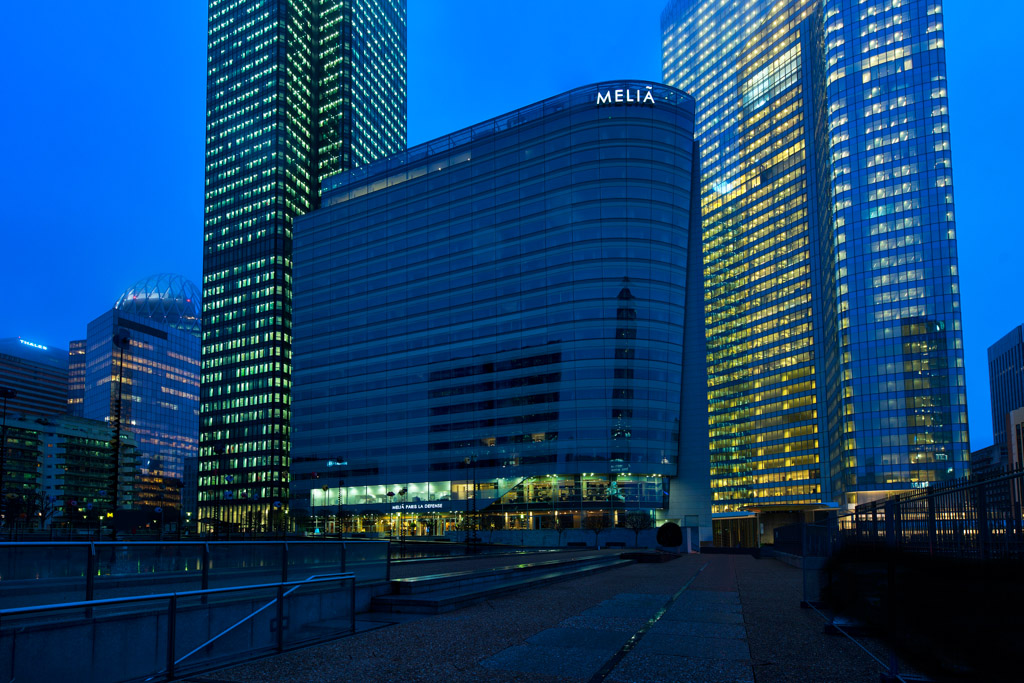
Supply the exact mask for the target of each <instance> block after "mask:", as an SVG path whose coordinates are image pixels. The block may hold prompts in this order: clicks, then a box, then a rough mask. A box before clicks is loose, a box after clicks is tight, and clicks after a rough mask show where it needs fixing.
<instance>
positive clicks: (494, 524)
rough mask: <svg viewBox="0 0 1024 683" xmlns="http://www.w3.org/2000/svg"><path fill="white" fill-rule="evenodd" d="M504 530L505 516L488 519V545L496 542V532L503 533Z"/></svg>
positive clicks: (493, 516)
mask: <svg viewBox="0 0 1024 683" xmlns="http://www.w3.org/2000/svg"><path fill="white" fill-rule="evenodd" d="M504 528H505V518H504V517H503V516H501V515H491V516H490V517H489V518H488V527H487V531H488V536H487V542H488V543H493V542H494V532H495V531H501V530H502V529H504Z"/></svg>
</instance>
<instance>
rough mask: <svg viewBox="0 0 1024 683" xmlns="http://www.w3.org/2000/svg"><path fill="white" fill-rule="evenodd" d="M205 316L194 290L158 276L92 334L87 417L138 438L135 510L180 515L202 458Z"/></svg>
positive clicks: (130, 292) (97, 323)
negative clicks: (188, 472)
mask: <svg viewBox="0 0 1024 683" xmlns="http://www.w3.org/2000/svg"><path fill="white" fill-rule="evenodd" d="M199 311H200V294H199V290H198V288H197V287H196V286H195V285H194V284H192V283H191V282H189V281H188V280H186V279H185V278H183V277H181V276H176V275H166V274H163V275H155V276H152V277H149V278H146V279H144V280H141V281H139V282H138V283H136V284H134V285H133V286H131V287H129V288H128V289H127V290H126V291H125V292H124V294H122V295H121V297H120V298H119V299H118V301H117V303H116V304H115V306H114V308H113V309H111V310H110V311H107V312H106V313H104V314H103V315H101V316H99V317H98V318H96V319H95V320H93V321H92V322H91V323H89V327H88V330H87V332H86V340H85V373H84V378H85V379H84V385H85V387H84V401H83V403H82V412H83V414H84V416H85V417H87V418H90V419H93V420H103V421H105V422H107V423H108V424H110V425H111V426H112V427H113V428H114V429H115V430H116V429H120V430H121V432H122V433H126V432H130V433H131V434H132V435H134V437H135V441H136V443H137V445H138V451H139V456H140V461H139V466H138V474H137V479H138V481H137V482H136V486H135V493H136V500H135V501H134V503H135V505H136V506H142V507H148V508H155V507H157V506H160V507H174V508H177V507H179V505H180V499H181V484H182V481H183V478H184V469H185V461H186V460H187V459H194V458H196V457H197V454H198V448H199V443H198V439H199V343H200V342H199Z"/></svg>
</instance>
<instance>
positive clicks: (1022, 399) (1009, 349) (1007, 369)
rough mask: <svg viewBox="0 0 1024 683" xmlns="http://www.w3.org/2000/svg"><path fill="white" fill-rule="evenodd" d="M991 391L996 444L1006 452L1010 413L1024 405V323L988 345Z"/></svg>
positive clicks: (994, 442)
mask: <svg viewBox="0 0 1024 683" xmlns="http://www.w3.org/2000/svg"><path fill="white" fill-rule="evenodd" d="M988 390H989V398H990V399H991V402H992V443H993V445H994V446H996V447H997V448H999V449H1001V450H1003V451H1005V449H1006V445H1007V443H1008V442H1009V439H1008V438H1007V433H1006V425H1007V416H1009V414H1010V413H1011V412H1013V411H1014V410H1016V409H1017V408H1024V325H1018V326H1017V327H1015V328H1013V329H1012V330H1010V331H1009V332H1008V333H1007V334H1006V335H1004V336H1003V338H1002V339H1000V340H999V341H997V342H996V343H995V344H993V345H992V346H990V347H988Z"/></svg>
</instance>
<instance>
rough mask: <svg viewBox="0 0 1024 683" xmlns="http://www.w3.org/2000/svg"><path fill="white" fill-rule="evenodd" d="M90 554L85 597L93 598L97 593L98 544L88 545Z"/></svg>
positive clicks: (87, 548) (87, 563)
mask: <svg viewBox="0 0 1024 683" xmlns="http://www.w3.org/2000/svg"><path fill="white" fill-rule="evenodd" d="M86 552H87V553H88V555H87V556H86V560H85V599H86V600H92V599H93V596H94V595H95V594H96V544H95V543H90V544H89V545H88V546H86Z"/></svg>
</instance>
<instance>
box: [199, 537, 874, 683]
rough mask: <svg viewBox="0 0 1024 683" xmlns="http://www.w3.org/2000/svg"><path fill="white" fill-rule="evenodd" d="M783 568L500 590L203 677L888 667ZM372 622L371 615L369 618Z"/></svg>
mask: <svg viewBox="0 0 1024 683" xmlns="http://www.w3.org/2000/svg"><path fill="white" fill-rule="evenodd" d="M800 587H801V575H800V572H799V571H798V570H796V569H794V568H792V567H789V566H787V565H785V564H782V563H781V562H778V561H776V560H768V559H766V560H755V559H753V558H751V557H749V556H740V555H706V556H699V555H688V556H684V557H682V558H680V559H678V560H674V561H672V562H668V563H665V564H636V565H631V566H628V567H624V568H622V569H615V570H611V571H606V572H602V573H600V574H597V575H594V576H590V577H587V578H584V579H580V580H575V581H567V582H563V583H557V584H553V585H550V586H545V587H542V588H536V589H531V590H526V591H521V592H518V593H511V594H508V595H503V596H501V597H500V598H496V599H492V600H489V601H487V602H484V603H480V604H476V605H472V606H470V607H466V608H464V609H461V610H458V611H455V612H451V613H448V614H442V615H438V616H427V617H422V618H415V617H413V618H411V619H410V620H407V621H404V622H402V623H398V624H394V625H391V626H387V627H384V628H380V629H376V630H371V631H365V632H362V633H359V634H357V635H355V636H352V637H349V638H343V639H341V640H337V641H334V642H331V643H327V644H323V645H318V646H315V647H310V648H307V649H304V650H299V651H296V652H291V653H287V654H283V655H277V656H274V657H270V658H267V659H263V660H259V661H257V662H252V663H249V664H245V665H241V666H237V667H233V668H230V669H224V670H221V671H218V672H215V673H212V674H208V675H206V676H202V677H199V678H197V679H196V680H202V681H232V682H236V683H248V682H252V681H395V682H399V681H401V682H402V683H406V682H411V681H453V682H454V681H488V682H489V683H500V682H503V681H508V682H510V683H511V682H512V681H522V680H529V681H537V682H538V683H545V682H551V683H555V682H563V683H564V682H570V681H571V682H573V683H603V682H604V681H607V682H608V683H655V682H661V681H665V682H669V681H722V682H725V681H737V682H739V681H743V682H753V681H756V682H757V683H764V682H765V681H769V682H771V681H815V682H818V681H836V682H839V681H843V682H846V681H853V682H855V683H856V682H860V681H864V682H865V683H867V682H869V681H870V682H871V683H877V681H878V680H879V674H880V673H881V668H880V667H879V665H878V664H877V663H876V662H875V661H874V660H873V659H872V658H871V657H870V656H869V655H867V654H866V653H864V652H863V651H862V650H860V649H859V648H858V647H857V646H856V645H854V644H853V643H851V642H850V641H848V640H847V639H845V638H842V637H837V636H828V635H824V633H823V627H824V625H825V622H824V620H823V619H822V618H821V617H820V616H819V615H818V614H816V613H815V612H814V611H813V610H807V609H801V608H800V606H799V602H800ZM367 616H368V617H369V618H370V619H372V618H373V615H367Z"/></svg>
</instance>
